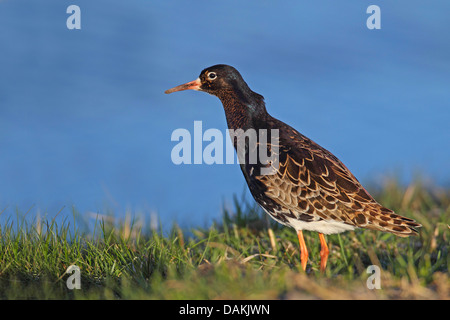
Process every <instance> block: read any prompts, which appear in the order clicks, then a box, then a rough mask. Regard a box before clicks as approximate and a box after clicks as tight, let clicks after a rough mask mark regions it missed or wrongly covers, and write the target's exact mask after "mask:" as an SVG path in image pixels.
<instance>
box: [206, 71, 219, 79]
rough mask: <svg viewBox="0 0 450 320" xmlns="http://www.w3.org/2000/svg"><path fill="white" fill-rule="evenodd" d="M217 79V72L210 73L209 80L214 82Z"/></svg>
mask: <svg viewBox="0 0 450 320" xmlns="http://www.w3.org/2000/svg"><path fill="white" fill-rule="evenodd" d="M215 78H217V74H216V73H215V72H210V73H208V79H209V80H214V79H215Z"/></svg>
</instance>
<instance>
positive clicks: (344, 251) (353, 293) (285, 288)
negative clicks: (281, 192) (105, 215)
mask: <svg viewBox="0 0 450 320" xmlns="http://www.w3.org/2000/svg"><path fill="white" fill-rule="evenodd" d="M372 191H373V190H372ZM373 193H374V194H375V197H376V198H377V199H378V200H379V201H380V202H381V203H383V204H384V205H385V206H388V207H390V208H392V209H394V210H395V211H397V212H398V213H399V214H402V215H406V216H408V217H412V218H414V219H416V220H417V221H419V222H420V223H421V224H422V225H423V227H422V228H421V229H420V236H419V237H411V238H398V237H396V236H394V235H392V234H387V233H381V232H375V231H369V230H357V231H355V232H347V233H344V234H340V235H332V236H328V237H327V241H328V243H329V247H330V255H329V260H328V268H327V271H326V273H325V274H321V273H320V272H319V270H318V269H319V259H320V258H319V250H320V247H319V239H318V236H317V234H315V233H310V232H305V240H306V243H307V246H308V248H309V254H310V261H309V263H308V268H307V271H306V273H305V272H303V271H302V270H301V268H300V264H299V251H298V242H297V237H296V234H295V232H294V231H293V230H292V229H289V228H285V227H282V226H281V225H278V224H276V223H275V222H272V221H271V220H270V219H269V218H267V217H266V216H265V215H264V214H262V213H261V211H260V210H258V209H257V208H256V206H254V205H253V204H248V203H245V202H244V201H238V200H236V205H235V210H234V212H228V211H226V210H224V213H223V219H222V221H216V222H214V223H213V224H212V226H211V227H210V228H207V229H205V228H195V229H192V230H182V229H180V228H179V227H177V226H174V227H173V228H172V230H171V231H170V232H169V233H168V234H163V233H162V232H160V231H152V230H146V229H145V228H143V227H141V226H139V225H138V224H137V223H130V222H129V220H128V219H126V220H125V221H119V222H117V221H115V222H114V221H111V220H109V219H106V220H104V221H103V220H98V221H97V222H96V223H95V226H94V228H93V230H90V231H83V230H85V228H81V227H79V226H78V225H77V223H79V224H80V225H81V222H79V218H77V215H78V214H77V213H76V211H75V210H74V218H73V219H66V220H63V221H62V222H57V221H56V220H57V219H52V220H47V219H34V220H33V221H32V222H29V221H27V219H24V218H19V219H16V220H13V219H3V220H5V222H2V223H1V224H0V299H30V298H33V299H303V298H307V299H310V298H319V299H449V298H450V292H449V291H450V281H449V277H448V262H449V261H448V259H449V257H448V244H449V237H450V230H449V226H448V224H449V221H450V190H446V189H439V188H437V187H433V186H424V185H423V184H421V183H414V184H412V185H410V186H408V187H407V188H403V187H401V186H399V185H398V184H396V183H388V184H387V185H386V186H384V187H383V188H380V189H379V190H378V191H376V190H375V191H373ZM18 215H19V216H20V215H21V214H20V213H18ZM69 220H70V221H69ZM13 221H16V222H13ZM17 221H18V222H17ZM73 264H75V265H77V266H78V267H79V268H80V271H81V289H80V290H76V289H75V290H69V289H68V288H67V286H66V280H67V279H68V277H69V274H66V273H65V271H66V269H67V267H68V266H70V265H73ZM372 264H374V265H378V266H380V267H381V279H380V281H381V289H380V290H369V289H368V288H367V285H366V281H367V278H368V277H369V276H370V274H368V273H367V272H366V269H367V267H368V266H369V265H372Z"/></svg>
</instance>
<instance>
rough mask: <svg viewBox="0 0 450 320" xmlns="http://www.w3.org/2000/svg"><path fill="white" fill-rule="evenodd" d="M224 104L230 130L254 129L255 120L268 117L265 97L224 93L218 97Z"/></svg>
mask: <svg viewBox="0 0 450 320" xmlns="http://www.w3.org/2000/svg"><path fill="white" fill-rule="evenodd" d="M217 96H218V97H219V99H220V101H221V102H222V104H223V108H224V110H225V115H226V118H227V124H228V128H229V129H235V130H236V129H243V130H247V129H249V128H254V123H255V120H257V119H261V118H264V117H265V116H266V115H267V111H266V107H265V104H264V97H263V96H261V95H259V94H257V93H255V92H253V91H250V93H248V92H247V93H245V94H243V93H242V92H237V91H235V90H234V91H226V92H225V91H224V92H221V93H220V94H218V95H217Z"/></svg>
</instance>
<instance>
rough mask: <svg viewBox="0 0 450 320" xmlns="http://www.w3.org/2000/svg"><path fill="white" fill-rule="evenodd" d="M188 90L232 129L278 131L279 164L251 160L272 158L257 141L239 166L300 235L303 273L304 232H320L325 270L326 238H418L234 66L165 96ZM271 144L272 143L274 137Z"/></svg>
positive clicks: (263, 200) (258, 195)
mask: <svg viewBox="0 0 450 320" xmlns="http://www.w3.org/2000/svg"><path fill="white" fill-rule="evenodd" d="M186 89H194V90H199V91H205V92H207V93H210V94H212V95H215V96H217V97H218V98H219V99H220V100H221V102H222V104H223V107H224V110H225V115H226V119H227V124H228V128H229V129H235V130H237V129H242V130H244V131H245V130H248V129H255V130H256V131H257V132H260V131H261V130H262V129H266V130H267V132H269V134H268V135H269V136H270V132H271V131H270V130H271V129H275V130H278V133H279V136H278V139H277V140H276V142H275V143H276V146H278V154H277V155H278V160H279V162H278V163H277V165H275V164H274V163H269V162H267V161H266V162H261V161H258V162H257V163H251V162H250V161H248V160H249V159H248V157H249V154H250V153H251V152H252V151H255V150H254V149H259V148H264V151H266V152H268V153H270V152H272V151H274V150H273V149H275V148H274V145H271V143H262V142H261V141H260V140H258V141H257V143H256V144H255V145H251V144H250V143H246V144H245V150H244V151H243V152H242V153H243V154H242V157H244V160H245V161H242V162H243V163H241V165H240V166H241V170H242V172H243V174H244V177H245V180H246V181H247V184H248V186H249V189H250V192H251V194H252V195H253V197H254V198H255V200H256V201H257V203H258V204H259V205H260V206H261V207H262V208H263V209H264V210H265V211H266V212H267V213H268V214H269V215H270V216H271V217H272V218H274V219H275V220H276V221H278V222H280V223H282V224H284V225H287V226H290V227H293V228H294V229H295V230H296V231H297V233H298V237H299V242H300V247H301V260H302V266H303V268H304V269H305V268H306V261H307V259H308V253H307V249H306V245H305V244H304V240H303V233H302V231H303V230H311V231H317V232H319V236H320V241H321V245H322V251H321V257H322V261H321V269H322V270H324V269H325V265H326V261H327V256H328V248H327V245H326V242H325V239H324V237H323V234H332V233H339V232H343V231H347V230H353V229H354V228H366V229H372V230H379V231H386V232H391V233H394V234H395V235H397V236H401V237H405V236H410V235H416V234H417V230H416V229H415V228H417V227H420V226H421V225H420V224H418V223H417V222H415V221H414V220H412V219H409V218H406V217H402V216H400V215H398V214H396V213H394V212H393V211H392V210H390V209H388V208H385V207H383V206H382V205H380V204H379V203H378V202H377V201H376V200H375V199H374V198H373V197H372V196H371V195H370V194H369V193H368V192H367V191H366V190H365V189H364V188H363V186H362V185H361V184H360V183H359V181H358V180H357V179H356V178H355V176H354V175H353V174H352V173H351V172H350V171H349V170H348V169H347V167H346V166H345V165H344V164H343V163H342V162H341V161H339V159H338V158H336V157H335V156H334V155H333V154H332V153H331V152H329V151H328V150H326V149H324V148H322V147H321V146H319V145H318V144H316V143H315V142H314V141H312V140H310V139H308V138H307V137H305V136H304V135H302V134H301V133H299V132H298V131H296V130H295V129H293V128H292V127H290V126H289V125H287V124H285V123H283V122H281V121H280V120H277V119H275V118H273V117H272V116H271V115H270V114H269V113H267V111H266V108H265V103H264V98H263V96H261V95H259V94H257V93H255V92H253V91H252V90H250V88H249V87H248V85H247V84H246V83H245V81H244V80H243V78H242V76H241V75H240V73H239V72H238V71H237V70H236V69H234V68H233V67H231V66H227V65H216V66H212V67H210V68H207V69H205V70H203V71H202V72H201V74H200V77H199V78H198V79H197V80H194V81H192V82H189V83H187V84H184V85H181V86H178V87H175V88H173V89H170V90H167V91H166V93H171V92H175V91H180V90H186ZM235 138H236V139H235ZM239 138H242V137H238V136H237V137H233V144H234V146H235V148H237V141H238V139H239ZM267 141H271V140H270V137H269V138H268V140H267ZM272 142H273V141H272ZM258 151H259V150H258ZM238 154H239V150H238ZM269 166H272V167H273V174H270V175H262V174H261V169H263V168H268V167H269Z"/></svg>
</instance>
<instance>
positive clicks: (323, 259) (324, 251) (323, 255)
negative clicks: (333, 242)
mask: <svg viewBox="0 0 450 320" xmlns="http://www.w3.org/2000/svg"><path fill="white" fill-rule="evenodd" d="M319 239H320V247H321V249H320V271H321V272H325V269H326V267H327V260H328V253H329V252H330V250H328V246H327V242H326V241H325V236H324V235H323V233H319Z"/></svg>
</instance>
